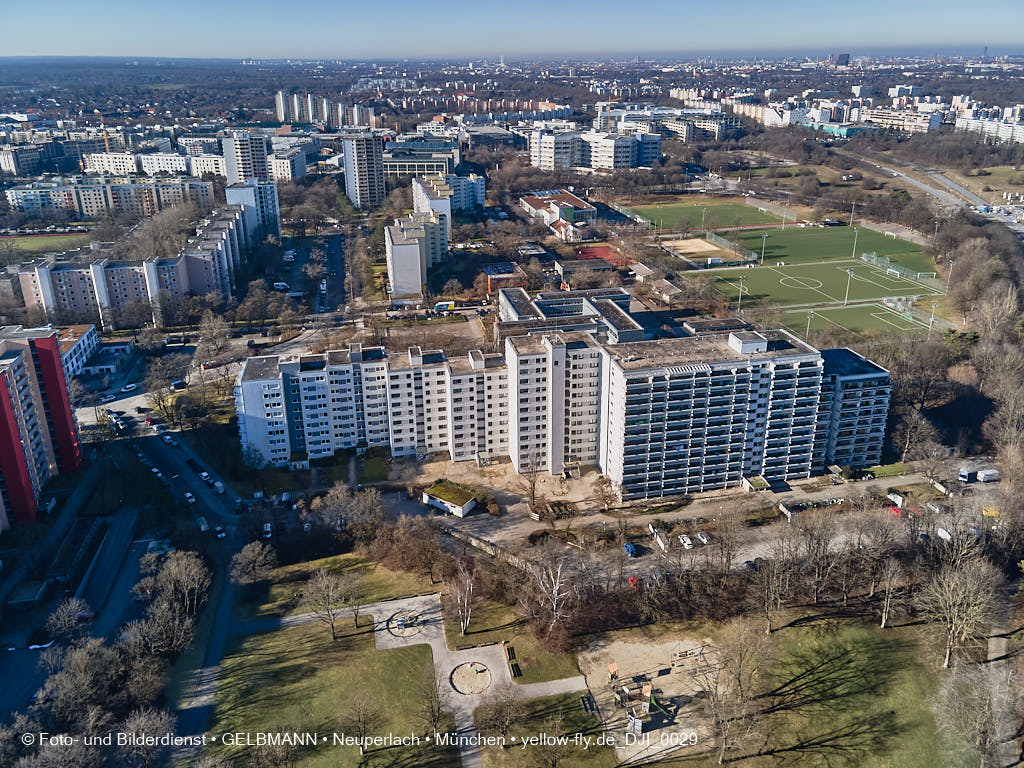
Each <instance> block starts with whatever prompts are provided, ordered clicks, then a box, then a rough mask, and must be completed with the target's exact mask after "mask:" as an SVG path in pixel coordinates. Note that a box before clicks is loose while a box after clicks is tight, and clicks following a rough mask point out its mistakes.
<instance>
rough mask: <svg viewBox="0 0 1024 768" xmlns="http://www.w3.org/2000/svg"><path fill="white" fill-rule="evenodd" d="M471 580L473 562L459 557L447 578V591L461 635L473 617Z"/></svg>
mask: <svg viewBox="0 0 1024 768" xmlns="http://www.w3.org/2000/svg"><path fill="white" fill-rule="evenodd" d="M473 581H474V578H473V562H472V561H471V560H468V559H467V558H464V557H463V558H459V561H458V563H457V565H456V568H455V573H454V574H453V575H452V577H451V578H450V579H449V580H448V592H449V594H450V595H451V596H452V601H453V602H454V604H455V612H456V614H457V615H458V617H459V629H460V630H461V632H462V634H463V635H465V634H466V630H467V629H469V622H470V620H471V619H472V617H473Z"/></svg>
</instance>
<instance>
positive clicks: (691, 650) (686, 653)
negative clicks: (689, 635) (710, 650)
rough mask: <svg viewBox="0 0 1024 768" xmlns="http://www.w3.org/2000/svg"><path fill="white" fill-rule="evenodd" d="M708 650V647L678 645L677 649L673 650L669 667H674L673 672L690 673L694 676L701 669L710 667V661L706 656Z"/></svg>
mask: <svg viewBox="0 0 1024 768" xmlns="http://www.w3.org/2000/svg"><path fill="white" fill-rule="evenodd" d="M706 650H707V646H706V645H686V644H684V643H677V644H676V647H675V648H673V649H672V657H671V659H670V660H669V665H670V666H671V667H672V671H673V672H685V671H688V672H690V674H693V673H695V672H697V671H698V670H699V669H701V668H704V667H706V666H707V665H708V660H707V657H706V655H705V651H706Z"/></svg>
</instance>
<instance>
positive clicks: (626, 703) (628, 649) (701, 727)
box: [577, 635, 714, 764]
mask: <svg viewBox="0 0 1024 768" xmlns="http://www.w3.org/2000/svg"><path fill="white" fill-rule="evenodd" d="M713 655H714V652H713V650H712V649H711V641H710V640H707V639H698V638H695V637H687V636H685V635H677V636H676V639H673V640H670V641H668V642H664V643H657V642H636V641H632V640H630V641H627V640H622V639H612V640H599V641H597V642H595V643H594V644H592V645H591V646H590V647H588V648H585V649H583V650H582V651H581V652H580V653H579V655H578V657H577V659H578V662H579V666H580V671H582V672H583V675H584V677H586V680H587V687H588V688H589V689H590V693H591V698H592V703H593V706H594V708H596V710H597V713H598V715H599V717H600V718H601V723H602V727H603V728H604V729H605V730H607V731H609V732H611V733H614V734H615V735H616V736H617V737H618V738H617V739H616V749H615V752H616V757H617V758H618V760H619V762H620V764H633V763H639V762H646V761H649V760H651V759H653V758H654V757H656V756H657V757H661V758H664V757H668V756H669V755H671V754H672V753H673V752H676V751H678V750H680V749H692V748H693V746H694V744H706V743H707V741H708V738H709V734H710V724H709V723H707V721H706V718H705V715H704V713H703V710H702V707H701V696H702V694H703V688H702V686H701V684H700V682H699V678H698V677H697V676H696V675H697V673H698V672H699V670H700V668H701V665H707V664H708V663H709V662H710V661H711V660H712V657H713ZM627 732H629V733H631V734H633V735H634V736H635V737H636V738H629V739H627V738H625V734H626V733H627Z"/></svg>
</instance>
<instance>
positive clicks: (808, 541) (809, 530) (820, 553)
mask: <svg viewBox="0 0 1024 768" xmlns="http://www.w3.org/2000/svg"><path fill="white" fill-rule="evenodd" d="M797 531H798V532H799V533H800V540H801V543H802V551H801V554H802V560H803V566H804V568H803V570H804V573H805V574H806V576H807V580H808V582H809V586H810V589H811V599H812V601H813V602H814V603H815V604H817V603H818V600H819V599H820V598H821V594H822V592H824V590H825V589H826V588H827V586H828V584H829V580H830V579H831V577H832V572H833V570H834V569H835V567H836V563H837V558H836V553H835V552H833V551H832V544H833V541H834V540H835V525H834V524H833V522H832V520H831V518H829V517H828V516H827V515H812V516H810V517H806V518H803V519H801V521H800V522H799V523H798V525H797Z"/></svg>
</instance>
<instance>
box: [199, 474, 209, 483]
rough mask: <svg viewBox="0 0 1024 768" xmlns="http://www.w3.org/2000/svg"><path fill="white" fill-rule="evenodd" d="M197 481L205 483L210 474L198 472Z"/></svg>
mask: <svg viewBox="0 0 1024 768" xmlns="http://www.w3.org/2000/svg"><path fill="white" fill-rule="evenodd" d="M199 479H200V480H202V481H203V482H204V483H205V482H207V481H208V480H209V479H210V473H209V472H200V473H199Z"/></svg>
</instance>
